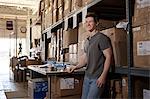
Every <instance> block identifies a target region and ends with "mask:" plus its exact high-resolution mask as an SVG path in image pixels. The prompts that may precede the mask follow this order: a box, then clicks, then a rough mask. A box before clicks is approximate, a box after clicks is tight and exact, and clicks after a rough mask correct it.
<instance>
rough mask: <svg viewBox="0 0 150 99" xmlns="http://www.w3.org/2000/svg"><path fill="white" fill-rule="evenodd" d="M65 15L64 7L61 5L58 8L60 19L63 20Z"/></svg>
mask: <svg viewBox="0 0 150 99" xmlns="http://www.w3.org/2000/svg"><path fill="white" fill-rule="evenodd" d="M63 17H64V15H63V7H62V6H61V7H59V8H58V20H61V19H62V18H63Z"/></svg>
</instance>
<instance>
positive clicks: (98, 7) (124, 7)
mask: <svg viewBox="0 0 150 99" xmlns="http://www.w3.org/2000/svg"><path fill="white" fill-rule="evenodd" d="M134 3H135V0H112V1H110V0H95V1H93V2H92V3H90V4H89V5H87V6H84V7H83V9H79V10H78V11H74V12H71V13H70V14H69V15H67V16H65V17H64V19H62V20H60V21H58V22H56V23H55V24H53V25H52V26H50V27H49V28H47V29H45V30H44V31H43V32H42V33H43V34H47V35H50V34H49V33H51V31H55V30H57V29H59V28H64V27H63V26H64V24H65V20H68V21H69V20H70V19H72V18H73V17H74V15H76V16H77V20H76V21H78V20H79V19H80V21H79V22H82V20H83V14H84V13H85V12H84V11H87V12H89V11H94V12H96V13H97V14H98V15H99V17H100V18H101V19H106V20H113V21H119V20H122V19H127V21H128V28H127V38H128V39H127V48H128V49H127V51H128V53H127V55H128V66H120V67H115V73H119V74H125V75H127V76H128V95H129V96H128V97H129V99H131V98H132V94H133V93H132V87H131V84H132V77H133V76H141V77H150V70H149V69H144V68H137V67H134V64H133V33H132V16H133V11H134ZM112 9H113V10H112ZM71 21H72V24H73V23H74V20H71ZM68 24H69V23H68ZM77 24H78V23H77ZM48 38H50V36H48Z"/></svg>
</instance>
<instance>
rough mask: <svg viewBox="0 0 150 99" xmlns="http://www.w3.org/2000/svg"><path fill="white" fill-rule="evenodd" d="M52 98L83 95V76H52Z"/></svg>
mask: <svg viewBox="0 0 150 99" xmlns="http://www.w3.org/2000/svg"><path fill="white" fill-rule="evenodd" d="M51 81H52V83H51V87H52V90H51V95H52V98H62V97H66V96H72V95H81V92H82V83H83V76H69V77H52V78H51Z"/></svg>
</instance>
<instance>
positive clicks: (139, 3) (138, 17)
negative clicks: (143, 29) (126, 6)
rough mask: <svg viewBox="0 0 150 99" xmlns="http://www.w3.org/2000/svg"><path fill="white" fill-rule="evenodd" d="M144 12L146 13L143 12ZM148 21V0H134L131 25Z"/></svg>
mask: <svg viewBox="0 0 150 99" xmlns="http://www.w3.org/2000/svg"><path fill="white" fill-rule="evenodd" d="M145 12H146V14H145ZM149 23H150V2H149V0H135V6H134V16H133V27H136V26H140V25H145V24H149Z"/></svg>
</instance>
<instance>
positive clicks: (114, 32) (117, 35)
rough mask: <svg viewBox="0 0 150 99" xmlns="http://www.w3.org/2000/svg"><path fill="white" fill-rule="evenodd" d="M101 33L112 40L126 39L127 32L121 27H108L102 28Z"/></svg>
mask: <svg viewBox="0 0 150 99" xmlns="http://www.w3.org/2000/svg"><path fill="white" fill-rule="evenodd" d="M101 33H103V34H105V35H107V36H108V37H109V38H110V39H111V41H112V42H119V41H127V33H126V31H125V30H123V29H117V28H109V29H106V30H102V31H101Z"/></svg>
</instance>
